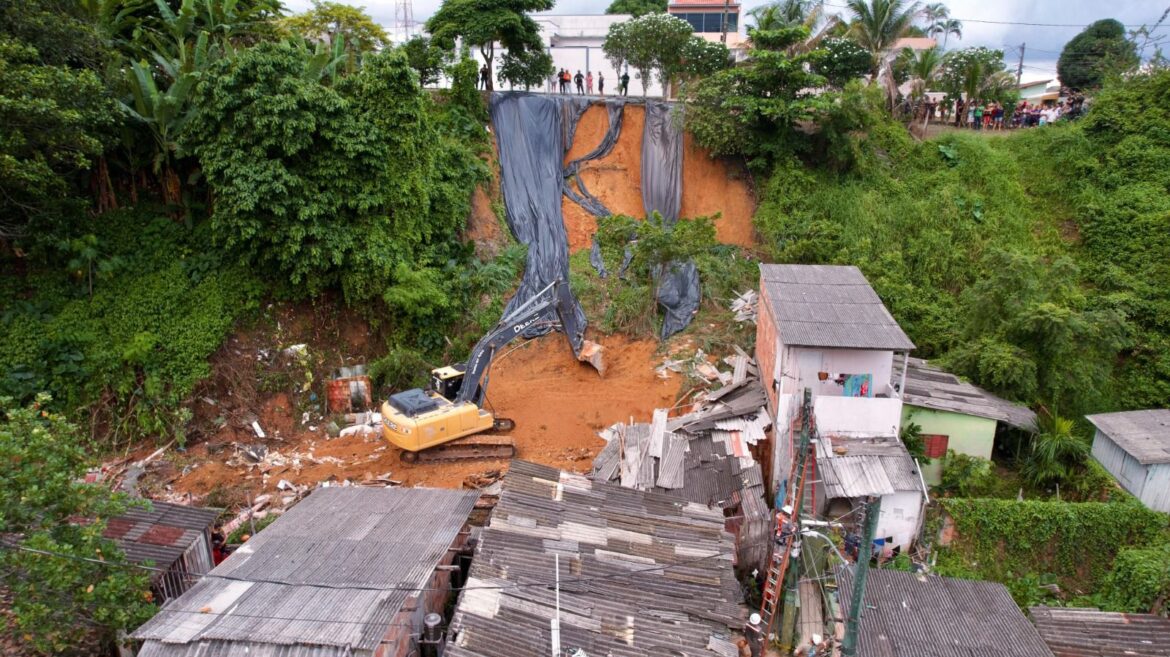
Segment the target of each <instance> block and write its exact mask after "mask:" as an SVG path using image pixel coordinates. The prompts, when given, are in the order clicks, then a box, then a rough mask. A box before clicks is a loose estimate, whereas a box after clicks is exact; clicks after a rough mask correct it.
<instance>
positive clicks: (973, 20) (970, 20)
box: [824, 2, 1165, 29]
mask: <svg viewBox="0 0 1170 657" xmlns="http://www.w3.org/2000/svg"><path fill="white" fill-rule="evenodd" d="M824 6H826V7H833V8H834V9H849V5H838V4H833V3H831V2H826V3H824ZM949 18H953V19H955V20H957V21H959V22H961V23H980V24H986V25H1020V26H1024V27H1079V28H1086V27H1089V26H1088V25H1086V24H1083V23H1028V22H1022V21H993V20H986V19H980V18H959V17H957V16H950V17H949ZM1123 27H1127V28H1133V29H1141V28H1144V27H1148V25H1146V24H1142V25H1123ZM1160 27H1165V26H1162V25H1156V26H1155V27H1153V28H1151V29H1159V28H1160Z"/></svg>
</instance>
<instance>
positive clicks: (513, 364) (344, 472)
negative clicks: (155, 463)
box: [168, 334, 680, 496]
mask: <svg viewBox="0 0 1170 657" xmlns="http://www.w3.org/2000/svg"><path fill="white" fill-rule="evenodd" d="M605 347H606V365H607V370H606V376H605V378H604V379H603V378H601V377H599V376H598V375H597V373H596V372H595V371H594V370H593V369H592V368H590V367H589V366H587V365H584V364H582V363H579V362H577V361H576V360H574V359H573V356H572V353H571V352H570V350H569V348H568V346H567V345H566V343H565V339H564V337H563V336H561V335H560V334H552V335H549V336H546V337H543V338H538V339H536V340H531V341H528V342H524V343H520V344H519V345H518V346H517V347H516V348H515V349H513V350H511V351H506V352H504V353H503V354H501V356H500V357H498V358H497V360H496V363H495V364H494V365H493V369H492V373H491V381H490V386H489V389H488V400H489V402H490V406H489V408H493V409H494V410H495V411H496V412H497V413H498V414H499V415H501V416H504V417H510V418H513V419H514V420H516V429H515V430H514V431H512V432H511V434H510V435H511V436H512V437H513V438H514V439H515V441H516V444H517V456H518V457H520V458H524V459H529V460H532V461H537V462H539V463H545V464H548V465H551V466H554V467H558V468H563V469H567V470H574V471H577V472H585V471H587V470H588V469H589V467H590V466H591V464H592V462H593V457H594V456H596V455H597V452H598V451H599V450H600V449H601V448H602V446H603V445H604V443H603V442H602V440H601V439H600V438H598V437H597V431H598V430H600V429H602V428H604V427H606V426H609V425H610V424H612V423H614V422H618V421H628V420H629V419H630V418H631V417H634V418H636V419H638V420H641V421H645V420H646V419H647V418H649V417H650V414H651V412H652V411H653V410H654V409H655V408H663V407H670V406H672V405H673V404H674V400H675V396H676V395H677V393H678V390H679V383H680V378H679V376H678V375H672V377H671V378H670V379H666V380H663V379H660V378H658V377H657V375H656V374H655V371H654V368H655V366H656V365H657V364H658V362H659V357H657V356H656V354H655V350H656V349H657V347H658V345H657V343H656V342H654V341H649V340H643V341H629V340H626V339H624V338H621V337H619V336H611V337H608V338H607V339H606V343H605ZM294 412H295V409H294V408H293V405H292V404H291V403H289V400H288V397H287V396H286V395H283V394H280V393H278V394H276V395H274V396H272V397H271V398H269V400H268V401H267V402H266V403H265V404H264V405H263V410H262V412H261V413H260V416H261V418H262V421H263V422H265V423H266V424H265V426H266V428H267V427H272V428H273V430H274V431H275V430H276V429H279V430H280V433H281V437H282V439H275V438H274V436H275V433H274V431H270V432H269V434H270V437H269V439H268V440H266V441H264V442H265V444H266V445H267V447H268V449H269V451H270V453H271V452H272V451H277V452H279V453H280V454H281V455H282V456H284V457H285V458H286V459H288V460H289V462H288V463H285V464H282V465H277V466H274V467H272V468H269V469H268V470H267V472H261V470H260V469H259V468H256V467H252V468H249V467H247V466H236V467H233V466H230V465H227V464H226V463H225V462H226V461H228V460H229V459H231V458H232V457H233V455H234V454H235V449H234V447H232V446H231V445H230V439H226V440H225V439H219V440H215V439H213V440H212V441H209V442H207V443H202V444H199V445H196V446H194V447H192V448H191V449H190V450H189V451H188V452H187V453H186V454H185V455H184V456H183V457H182V460H183V461H184V462H187V463H191V464H197V465H195V467H194V468H192V469H190V470H189V471H188V472H187V474H180V472H181V463H176V464H175V470H174V471H173V472H171V473H170V474H171V475H172V476H174V475H178V476H177V477H176V478H174V479H173V480H172V481H170V485H171V486H172V490H173V491H175V492H179V493H188V492H189V493H192V494H195V495H199V496H205V495H207V494H208V493H211V492H212V491H214V490H216V489H219V491H220V492H221V493H222V492H223V491H224V490H225V489H243V490H246V491H247V492H250V493H251V494H252V495H253V496H255V495H258V494H260V493H263V492H274V490H275V489H276V485H277V483H278V482H279V481H280V480H281V479H285V480H288V481H289V482H291V483H294V484H305V485H309V486H313V485H315V484H317V483H319V482H322V481H326V480H334V481H341V480H345V479H349V480H350V481H353V482H355V483H357V482H360V481H361V480H362V479H363V478H365V477H367V476H378V475H383V474H385V473H387V472H389V473H391V477H392V478H394V479H397V480H400V481H402V482H403V484H404V485H407V486H413V485H420V484H421V485H427V486H439V487H447V488H457V487H459V486H461V485H462V483H463V480H464V479H465V478H466V477H467V476H468V475H471V474H475V473H480V472H484V471H487V470H503V469H506V467H507V462H506V461H488V460H476V461H464V462H446V463H417V464H414V465H407V464H405V463H402V462H401V461H400V460H399V453H398V450H397V449H396V448H394V447H392V446H390V445H388V444H387V443H386V442H385V441H383V440H382V438H381V437H380V436H379V435H378V434H369V435H365V436H363V435H353V436H344V437H338V438H333V439H330V438H328V437H327V435H326V434H325V432H324V430H323V429H322V428H321V427H319V426H318V427H317V428H316V431H312V430H310V429H309V428H308V427H304V426H299V420H300V418H297V417H295V416H294ZM232 438H234V439H235V440H237V441H238V442H241V443H251V442H255V440H256V439H255V438H250V437H246V436H245V435H244V434H243V433H241V432H237V433H235V434H234V435H233V436H232ZM294 458H296V459H297V462H292V459H294ZM168 478H169V477H168ZM238 492H239V491H238V490H237V493H238Z"/></svg>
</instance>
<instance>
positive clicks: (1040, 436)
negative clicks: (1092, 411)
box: [1020, 410, 1089, 488]
mask: <svg viewBox="0 0 1170 657" xmlns="http://www.w3.org/2000/svg"><path fill="white" fill-rule="evenodd" d="M1039 419H1040V427H1039V429H1040V432H1039V433H1037V434H1036V435H1034V436H1032V445H1031V448H1030V449H1029V451H1028V455H1027V456H1026V457H1024V462H1023V463H1022V464H1021V467H1020V474H1022V475H1023V476H1024V478H1025V479H1027V480H1028V481H1029V482H1030V483H1031V484H1032V485H1033V486H1036V487H1037V488H1046V487H1048V486H1052V485H1061V484H1063V485H1065V487H1066V488H1067V487H1068V485H1069V484H1070V483H1071V482H1072V479H1073V478H1074V476H1075V475H1076V474H1077V473H1078V472H1079V471H1080V468H1081V465H1082V464H1084V462H1085V459H1087V458H1088V456H1089V443H1088V441H1086V440H1085V439H1083V438H1081V437H1080V436H1077V435H1076V434H1075V433H1074V432H1073V429H1074V426H1075V425H1074V424H1073V421H1072V420H1070V419H1068V418H1063V417H1060V416H1057V415H1054V414H1052V413H1049V412H1047V411H1046V410H1045V411H1044V412H1042V413H1040V414H1039Z"/></svg>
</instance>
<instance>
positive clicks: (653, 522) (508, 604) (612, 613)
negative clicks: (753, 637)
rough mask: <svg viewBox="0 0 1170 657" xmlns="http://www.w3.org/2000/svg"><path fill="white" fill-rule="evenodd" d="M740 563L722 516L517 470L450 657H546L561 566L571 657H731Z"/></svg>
mask: <svg viewBox="0 0 1170 657" xmlns="http://www.w3.org/2000/svg"><path fill="white" fill-rule="evenodd" d="M733 551H734V545H733V543H732V537H731V535H730V534H728V533H727V532H726V531H725V530H724V518H723V513H722V511H720V510H719V508H718V507H714V508H709V507H708V506H707V505H706V504H696V503H693V502H686V501H684V500H681V499H678V498H676V497H672V496H668V495H665V494H660V493H653V492H643V491H637V490H633V489H630V488H623V487H621V486H618V485H615V484H605V483H599V482H594V481H590V480H589V479H587V478H585V477H583V476H580V475H576V474H571V473H566V472H561V471H559V470H555V469H553V468H548V467H545V466H542V465H536V464H533V463H527V462H524V461H513V462H512V464H511V466H510V467H509V470H508V475H507V476H506V477H505V478H504V484H503V490H502V492H501V494H500V501H499V504H498V505H497V506H496V509H495V511H494V512H493V514H492V519H491V524H490V525H489V526H488V527H486V528H485V529H484V531H483V535H482V537H481V539H480V545H479V548H478V549H477V551H476V555H475V559H474V560H473V561H472V565H471V573H470V576H469V578H468V581H467V585H466V586H467V588H466V589H465V590H464V591H463V594H462V596H461V598H460V600H459V604H458V606H457V608H456V611H455V617H454V619H453V620H452V622H451V628H452V630H453V634H452V638H451V639H450V640H451V643H450V644H449V645H448V648H447V651H446V655H447V656H448V657H473V656H482V657H487V656H492V657H517V656H526V655H540V654H548V651H549V646H550V642H549V621H550V620H551V619H552V617H553V616H554V614H555V611H554V604H555V602H554V600H555V593H554V590H553V587H552V586H551V583H552V581H553V580H554V578H555V566H554V558H555V555H559V556H560V566H561V594H560V605H561V649H562V651H564V652H565V653H566V654H569V653H571V652H572V651H573V650H574V649H581V650H582V651H584V653H585V654H587V655H607V654H614V655H616V654H622V655H668V654H685V655H689V656H691V657H698V656H700V655H717V654H724V655H727V654H736V653H735V650H736V648H735V646H734V645H733V644H732V643H731V641H732V639H731V632H732V630H738V629H739V628H741V627H742V625H743V619H744V617H745V616H746V609H745V608H744V607H743V605H741V604H740V599H739V595H740V594H739V584H738V582H736V579H735V575H734V574H733V572H732V563H731V558H732V552H733Z"/></svg>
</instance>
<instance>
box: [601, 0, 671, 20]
mask: <svg viewBox="0 0 1170 657" xmlns="http://www.w3.org/2000/svg"><path fill="white" fill-rule="evenodd" d="M666 4H667V0H613V2H611V3H610V4H609V6H608V7H606V8H605V13H607V14H630V15H632V16H633V17H634V18H637V17H639V16H643V15H645V14H656V13H657V14H665V13H666Z"/></svg>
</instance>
